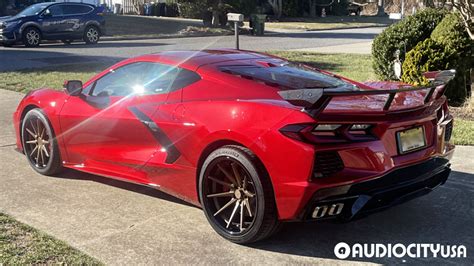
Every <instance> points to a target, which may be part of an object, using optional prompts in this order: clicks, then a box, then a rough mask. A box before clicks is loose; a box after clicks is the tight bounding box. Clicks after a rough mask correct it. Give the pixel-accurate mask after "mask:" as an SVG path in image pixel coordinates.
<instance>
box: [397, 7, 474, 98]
mask: <svg viewBox="0 0 474 266" xmlns="http://www.w3.org/2000/svg"><path fill="white" fill-rule="evenodd" d="M473 47H474V46H473V44H472V41H471V40H470V39H469V36H468V34H467V32H466V30H465V28H464V25H463V23H462V21H461V17H460V16H459V15H458V14H457V13H450V14H447V15H446V17H445V18H444V19H443V20H442V21H441V22H440V23H439V24H438V26H437V27H436V28H435V29H434V30H433V32H432V34H431V39H429V40H426V41H424V42H423V43H419V44H418V45H417V46H416V47H415V48H414V49H413V50H412V51H410V52H409V53H408V54H407V56H406V59H405V62H404V63H403V72H404V73H403V76H402V80H403V81H405V82H408V83H413V84H424V83H426V80H425V79H424V78H423V76H422V73H423V72H425V71H434V70H445V69H456V72H457V74H456V78H455V79H454V80H453V81H451V82H450V83H449V85H448V87H447V90H446V96H447V97H448V98H449V99H450V100H451V102H452V104H459V103H462V102H463V101H464V98H465V97H466V94H467V90H466V83H467V80H468V77H469V71H468V70H469V69H470V68H471V67H472V66H473V62H474V58H473V52H472V50H473Z"/></svg>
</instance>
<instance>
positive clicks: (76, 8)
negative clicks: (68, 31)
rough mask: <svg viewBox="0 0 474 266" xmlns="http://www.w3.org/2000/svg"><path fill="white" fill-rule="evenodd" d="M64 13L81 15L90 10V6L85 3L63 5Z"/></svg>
mask: <svg viewBox="0 0 474 266" xmlns="http://www.w3.org/2000/svg"><path fill="white" fill-rule="evenodd" d="M63 9H64V15H81V14H87V13H89V12H91V11H92V7H89V6H85V5H64V7H63Z"/></svg>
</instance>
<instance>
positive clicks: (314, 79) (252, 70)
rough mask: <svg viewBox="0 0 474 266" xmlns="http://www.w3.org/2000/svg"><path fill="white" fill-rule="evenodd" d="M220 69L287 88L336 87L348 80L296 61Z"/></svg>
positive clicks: (344, 84) (345, 83) (343, 84)
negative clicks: (273, 64) (274, 64)
mask: <svg viewBox="0 0 474 266" xmlns="http://www.w3.org/2000/svg"><path fill="white" fill-rule="evenodd" d="M222 71H224V72H227V73H231V74H234V75H240V76H242V77H244V78H251V79H255V80H260V81H264V82H267V83H272V84H276V85H279V86H284V87H287V88H295V89H301V88H321V89H324V88H338V87H342V86H347V85H349V83H348V82H346V81H344V80H342V79H339V78H336V77H333V76H330V75H328V74H324V73H322V72H319V71H316V70H314V69H312V68H309V67H306V66H304V65H301V64H297V63H288V64H283V65H276V66H259V65H241V66H226V67H223V68H222Z"/></svg>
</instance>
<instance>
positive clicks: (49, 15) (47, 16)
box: [41, 9, 53, 18]
mask: <svg viewBox="0 0 474 266" xmlns="http://www.w3.org/2000/svg"><path fill="white" fill-rule="evenodd" d="M41 16H42V17H43V18H49V17H52V16H53V15H52V14H51V11H49V9H46V10H45V11H44V12H43V14H42V15H41Z"/></svg>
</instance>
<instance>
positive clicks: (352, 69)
mask: <svg viewBox="0 0 474 266" xmlns="http://www.w3.org/2000/svg"><path fill="white" fill-rule="evenodd" d="M269 53H270V54H274V55H276V56H280V57H283V58H286V59H288V60H290V61H295V62H299V63H304V64H307V65H310V66H314V67H317V68H320V69H324V70H327V71H331V72H333V73H336V74H339V75H342V76H344V77H347V78H350V79H353V80H356V81H367V80H376V78H377V77H376V76H375V74H374V71H373V70H372V59H371V56H370V55H361V54H318V53H311V52H285V51H271V52H269Z"/></svg>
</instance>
